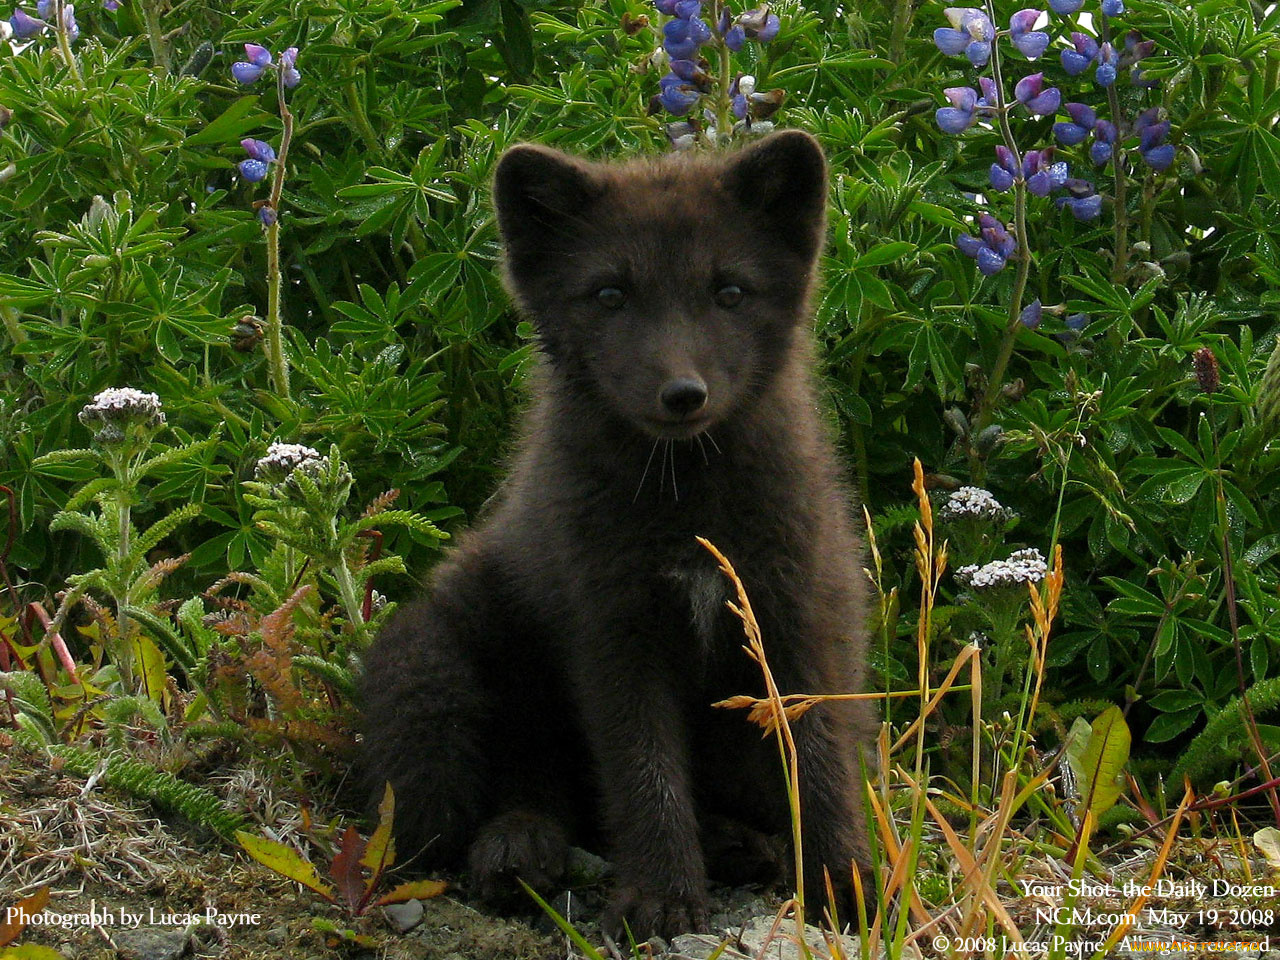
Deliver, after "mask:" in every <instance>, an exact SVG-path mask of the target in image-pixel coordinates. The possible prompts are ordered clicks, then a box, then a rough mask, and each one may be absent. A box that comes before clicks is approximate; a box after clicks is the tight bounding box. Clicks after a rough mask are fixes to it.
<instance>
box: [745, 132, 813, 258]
mask: <svg viewBox="0 0 1280 960" xmlns="http://www.w3.org/2000/svg"><path fill="white" fill-rule="evenodd" d="M724 185H725V187H726V188H727V189H728V191H729V193H730V194H731V195H732V196H733V197H734V198H735V199H737V200H738V202H739V203H741V204H742V205H743V206H744V207H746V208H747V209H749V210H751V211H753V212H755V213H757V214H758V215H760V216H761V218H762V219H763V220H764V221H765V222H766V223H767V224H768V226H769V229H770V232H771V233H772V234H773V235H774V236H776V237H777V238H778V239H779V240H782V241H784V242H786V243H788V244H789V245H791V246H792V247H794V248H795V249H796V250H797V251H798V252H800V253H802V254H803V255H805V256H809V257H812V256H816V255H817V252H818V249H819V248H820V247H821V244H822V237H823V230H824V224H825V223H826V209H827V160H826V157H824V156H823V155H822V147H821V146H819V145H818V141H817V140H815V139H814V138H813V137H812V136H810V135H809V134H807V133H805V132H804V131H803V130H784V131H782V132H781V133H773V134H770V135H769V136H767V137H764V138H763V139H761V140H759V141H758V142H756V143H754V144H752V145H751V146H749V147H746V148H745V149H744V150H742V152H740V153H739V154H737V156H735V157H733V158H732V159H731V160H730V161H729V167H728V169H727V170H726V172H725V178H724Z"/></svg>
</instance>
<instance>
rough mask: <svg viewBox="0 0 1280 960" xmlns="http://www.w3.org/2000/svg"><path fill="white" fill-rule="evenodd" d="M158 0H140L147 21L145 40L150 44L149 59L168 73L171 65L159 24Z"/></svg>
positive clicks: (167, 47) (166, 44)
mask: <svg viewBox="0 0 1280 960" xmlns="http://www.w3.org/2000/svg"><path fill="white" fill-rule="evenodd" d="M157 2H158V0H142V3H141V6H142V15H143V17H144V18H145V19H146V21H147V40H148V42H150V44H151V59H152V60H154V61H155V63H156V66H158V67H159V68H160V69H161V70H162V71H163V72H164V73H170V72H172V70H173V66H172V64H171V62H170V53H169V41H168V40H166V39H165V37H164V31H163V29H162V27H161V25H160V11H159V10H158V9H157Z"/></svg>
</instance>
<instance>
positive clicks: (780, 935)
mask: <svg viewBox="0 0 1280 960" xmlns="http://www.w3.org/2000/svg"><path fill="white" fill-rule="evenodd" d="M776 919H777V918H776V917H774V916H764V917H753V918H752V919H751V920H750V921H749V922H748V923H747V925H746V926H745V927H743V929H742V947H743V949H744V950H745V951H746V952H747V953H749V954H750V955H751V956H753V957H759V958H761V960H803V957H804V956H805V954H803V953H802V952H801V950H800V948H799V947H798V946H797V945H796V942H795V936H796V925H795V921H793V920H784V921H782V923H781V924H778V928H777V931H776V932H775V933H774V937H773V939H772V940H770V939H769V933H770V931H772V930H773V929H774V923H775V922H776ZM804 939H805V942H806V943H808V944H809V949H810V952H812V953H813V954H815V955H818V956H824V957H825V956H829V955H830V952H831V951H830V948H829V947H828V946H827V944H826V941H825V940H824V939H823V936H822V931H821V930H820V929H818V928H817V927H815V926H812V925H811V924H807V923H806V924H805V926H804ZM766 943H767V944H768V949H767V950H766V949H765V944H766ZM840 943H841V945H842V947H843V949H844V955H845V956H846V957H851V958H852V957H858V956H860V955H861V952H862V951H861V948H860V946H859V944H858V941H857V940H855V939H853V938H852V937H847V936H842V937H841V938H840Z"/></svg>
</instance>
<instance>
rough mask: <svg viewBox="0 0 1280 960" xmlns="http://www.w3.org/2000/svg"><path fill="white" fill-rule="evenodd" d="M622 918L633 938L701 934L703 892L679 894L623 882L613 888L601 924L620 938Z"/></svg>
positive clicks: (704, 919)
mask: <svg viewBox="0 0 1280 960" xmlns="http://www.w3.org/2000/svg"><path fill="white" fill-rule="evenodd" d="M624 921H625V922H626V925H627V926H629V927H630V928H631V935H632V936H633V937H635V938H636V940H637V941H639V940H642V939H647V938H648V937H651V936H653V935H654V934H657V935H658V936H660V937H664V938H666V939H667V940H670V939H671V938H672V937H676V936H679V935H680V934H682V933H705V932H706V930H707V899H706V896H705V895H703V894H698V895H696V896H683V897H680V896H675V895H673V894H669V893H656V892H654V891H651V890H641V889H640V888H639V887H634V886H629V885H623V886H620V887H618V889H617V890H615V891H614V894H613V900H612V901H611V902H610V904H609V906H608V908H607V909H606V910H605V912H604V917H603V918H602V920H601V925H602V926H603V927H604V929H605V930H607V931H609V932H610V933H611V934H612V935H613V936H614V937H615V938H620V937H623V936H625V935H626V934H625V931H624V929H623V922H624Z"/></svg>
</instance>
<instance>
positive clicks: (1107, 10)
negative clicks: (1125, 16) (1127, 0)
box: [1102, 0, 1124, 17]
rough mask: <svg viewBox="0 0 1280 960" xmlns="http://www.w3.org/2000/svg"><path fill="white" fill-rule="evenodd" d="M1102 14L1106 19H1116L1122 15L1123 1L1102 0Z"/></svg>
mask: <svg viewBox="0 0 1280 960" xmlns="http://www.w3.org/2000/svg"><path fill="white" fill-rule="evenodd" d="M1102 12H1103V13H1104V14H1106V15H1107V16H1108V17H1118V16H1120V14H1122V13H1124V0H1102Z"/></svg>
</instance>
